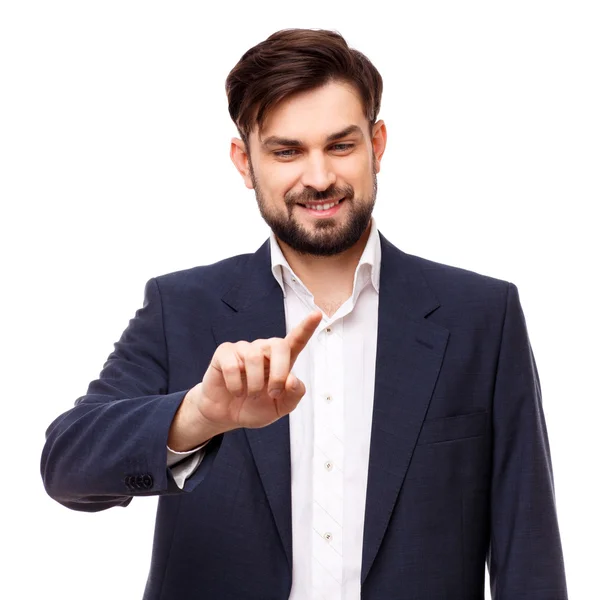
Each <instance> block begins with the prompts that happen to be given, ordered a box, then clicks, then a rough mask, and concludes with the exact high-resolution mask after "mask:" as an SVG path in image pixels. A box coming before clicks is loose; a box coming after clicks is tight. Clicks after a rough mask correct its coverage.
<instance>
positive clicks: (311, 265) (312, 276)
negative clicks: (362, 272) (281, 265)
mask: <svg viewBox="0 0 600 600" xmlns="http://www.w3.org/2000/svg"><path fill="white" fill-rule="evenodd" d="M371 224H372V220H371V222H369V226H368V227H367V228H366V230H365V232H364V233H363V234H362V236H361V237H360V239H359V240H358V242H356V244H354V246H352V247H351V248H348V250H346V251H345V252H342V253H341V254H336V255H334V256H312V255H307V254H299V253H298V252H296V251H295V250H293V249H292V248H291V247H290V246H288V245H287V244H286V243H284V242H282V241H281V240H280V239H279V238H277V242H278V243H279V246H280V248H281V251H282V253H283V255H284V256H285V259H286V260H287V261H288V264H289V265H290V267H291V269H292V270H293V271H294V273H296V275H298V277H300V279H301V280H302V283H304V285H305V286H306V287H307V289H308V290H309V291H310V293H311V294H312V295H313V296H314V297H315V298H319V299H332V300H334V301H335V299H339V298H340V297H343V299H344V300H345V299H346V298H348V297H350V295H351V294H352V286H353V284H354V273H355V271H356V267H357V266H358V261H359V260H360V257H361V256H362V253H363V251H364V249H365V246H366V245H367V240H368V239H369V235H370V233H371Z"/></svg>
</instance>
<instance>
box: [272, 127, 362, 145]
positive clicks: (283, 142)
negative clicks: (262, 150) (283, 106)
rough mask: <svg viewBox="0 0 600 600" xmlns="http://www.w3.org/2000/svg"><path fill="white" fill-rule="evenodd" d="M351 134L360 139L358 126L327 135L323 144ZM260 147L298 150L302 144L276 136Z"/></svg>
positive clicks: (298, 141) (360, 132)
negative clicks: (280, 147)
mask: <svg viewBox="0 0 600 600" xmlns="http://www.w3.org/2000/svg"><path fill="white" fill-rule="evenodd" d="M353 133H358V134H360V136H361V137H362V131H361V129H360V127H359V126H358V125H349V126H348V127H346V128H345V129H342V130H341V131H336V132H335V133H332V134H330V135H328V136H327V139H326V140H325V142H326V143H328V144H329V143H331V142H335V140H339V139H341V138H344V137H346V136H347V135H351V134H353ZM262 145H263V146H292V147H294V148H299V147H300V146H302V145H303V144H302V142H301V141H300V140H294V139H290V138H284V137H279V136H276V135H271V136H269V137H268V138H266V139H265V140H264V141H263V142H262Z"/></svg>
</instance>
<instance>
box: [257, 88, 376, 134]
mask: <svg viewBox="0 0 600 600" xmlns="http://www.w3.org/2000/svg"><path fill="white" fill-rule="evenodd" d="M350 124H356V125H358V126H359V127H360V128H361V130H362V131H363V135H365V136H366V134H367V128H368V122H367V119H366V117H365V115H364V111H363V105H362V101H361V98H360V95H359V93H358V91H357V90H356V89H355V88H354V87H353V86H352V85H350V84H347V83H340V82H331V83H328V84H327V85H324V86H322V87H320V88H317V89H315V90H309V91H307V92H300V93H298V94H295V95H293V96H291V97H290V98H286V99H285V100H283V101H282V102H280V103H279V104H278V105H277V106H275V107H274V108H273V109H272V110H271V111H270V112H269V114H268V116H267V118H266V119H265V121H264V124H263V127H262V129H261V131H260V132H258V131H257V129H256V128H255V129H254V130H253V132H252V134H251V138H252V137H255V138H256V140H257V142H258V143H259V144H262V142H263V141H264V140H266V139H267V138H269V137H272V136H278V137H285V138H289V139H296V140H301V141H303V142H306V143H310V142H315V143H316V142H319V141H323V140H325V139H326V138H327V137H328V136H330V135H331V134H332V133H333V132H337V131H341V130H343V129H345V128H347V127H348V126H349V125H350Z"/></svg>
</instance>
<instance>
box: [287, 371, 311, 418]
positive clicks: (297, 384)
mask: <svg viewBox="0 0 600 600" xmlns="http://www.w3.org/2000/svg"><path fill="white" fill-rule="evenodd" d="M285 392H286V393H285V394H284V396H283V404H284V405H285V408H284V410H285V412H286V413H290V412H291V411H292V410H294V409H295V408H296V406H297V405H298V402H300V400H301V399H302V396H304V394H305V393H306V388H305V387H304V384H303V383H302V381H300V380H299V379H298V378H297V377H296V376H295V375H294V374H293V373H291V372H290V374H289V375H288V377H287V379H286V381H285Z"/></svg>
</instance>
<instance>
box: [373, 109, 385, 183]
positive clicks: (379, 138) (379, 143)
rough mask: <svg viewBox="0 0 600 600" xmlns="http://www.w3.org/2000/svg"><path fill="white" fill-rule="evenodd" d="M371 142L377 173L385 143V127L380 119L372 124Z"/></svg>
mask: <svg viewBox="0 0 600 600" xmlns="http://www.w3.org/2000/svg"><path fill="white" fill-rule="evenodd" d="M371 143H372V144H373V154H374V155H375V172H376V173H379V171H380V169H381V157H382V156H383V153H384V152H385V145H386V143H387V129H386V128H385V123H384V122H383V121H382V120H381V119H380V120H379V121H377V123H375V125H373V136H372V138H371Z"/></svg>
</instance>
